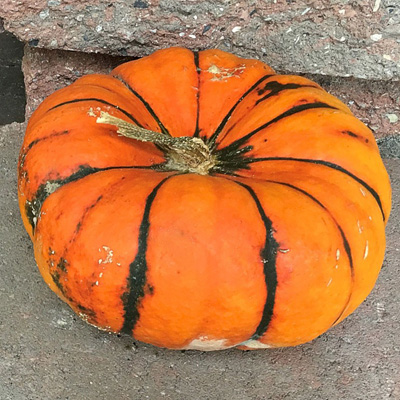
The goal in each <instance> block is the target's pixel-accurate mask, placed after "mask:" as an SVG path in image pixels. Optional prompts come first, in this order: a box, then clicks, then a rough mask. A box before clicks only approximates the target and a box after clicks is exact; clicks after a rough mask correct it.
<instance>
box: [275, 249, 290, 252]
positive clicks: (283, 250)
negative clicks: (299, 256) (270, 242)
mask: <svg viewBox="0 0 400 400" xmlns="http://www.w3.org/2000/svg"><path fill="white" fill-rule="evenodd" d="M278 251H279V252H281V253H288V252H289V251H290V249H279V250H278Z"/></svg>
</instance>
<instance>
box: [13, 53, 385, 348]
mask: <svg viewBox="0 0 400 400" xmlns="http://www.w3.org/2000/svg"><path fill="white" fill-rule="evenodd" d="M18 190H19V205H20V209H21V214H22V219H23V222H24V224H25V227H26V229H27V231H28V232H29V235H30V236H31V239H32V241H33V244H34V252H35V258H36V261H37V264H38V266H39V269H40V272H41V274H42V276H43V278H44V280H45V281H46V283H47V284H48V285H49V287H50V288H51V289H52V290H53V291H54V292H55V293H56V294H57V295H58V296H59V297H60V298H61V299H62V300H64V301H65V302H66V303H68V304H69V306H70V307H71V308H72V309H73V310H74V311H75V312H76V313H77V314H79V315H80V316H81V317H82V318H83V319H85V320H86V321H87V322H89V323H90V324H93V325H95V326H97V327H99V328H100V329H104V330H107V331H110V332H121V333H127V334H129V335H132V336H133V337H134V338H135V339H137V340H139V341H143V342H146V343H150V344H153V345H156V346H161V347H167V348H171V349H200V350H219V349H226V348H229V347H234V346H238V347H239V348H242V349H259V348H267V347H279V346H294V345H298V344H301V343H304V342H307V341H310V340H312V339H314V338H316V337H317V336H319V335H321V334H322V333H323V332H325V331H327V330H328V329H329V328H331V327H332V326H334V325H335V324H337V323H339V322H340V321H342V320H343V319H344V318H346V317H347V316H348V315H349V314H350V313H352V312H353V311H354V310H355V309H356V308H357V307H358V306H359V305H360V303H361V302H362V301H363V300H364V299H365V298H366V296H367V295H368V294H369V292H370V291H371V289H372V288H373V286H374V283H375V281H376V279H377V276H378V273H379V270H380V267H381V264H382V261H383V257H384V251H385V232H384V229H385V224H386V222H387V219H388V217H389V212H390V206H391V189H390V183H389V179H388V175H387V173H386V170H385V168H384V165H383V163H382V160H381V158H380V155H379V152H378V148H377V145H376V143H375V140H374V137H373V134H372V133H371V131H370V130H369V129H368V128H367V127H366V126H365V125H364V124H363V123H362V122H360V121H359V120H358V119H357V118H355V117H354V116H353V114H352V113H351V111H350V110H349V108H348V107H347V106H346V105H345V104H343V103H342V102H340V101H339V100H338V99H336V98H335V97H333V96H331V95H329V94H328V93H327V92H325V91H324V90H323V89H322V88H321V87H320V86H319V85H317V84H316V83H314V82H312V81H310V80H308V79H306V78H304V77H299V76H292V75H277V74H275V73H274V71H273V70H272V69H271V68H270V67H269V66H268V65H266V64H264V63H263V62H261V61H258V60H250V59H243V58H239V57H237V56H235V55H232V54H229V53H226V52H223V51H220V50H205V51H200V52H192V51H190V50H188V49H184V48H170V49H165V50H160V51H157V52H155V53H154V54H152V55H150V56H148V57H144V58H142V59H139V60H135V61H131V62H127V63H125V64H122V65H120V66H118V67H117V68H115V69H114V70H113V71H112V72H111V73H110V74H109V75H97V74H94V75H88V76H84V77H82V78H80V79H78V80H77V81H76V82H75V83H73V84H72V85H70V86H68V87H66V88H63V89H61V90H58V91H57V92H55V93H54V94H52V95H51V96H49V97H48V98H47V99H46V100H45V101H44V102H43V103H42V104H41V105H40V106H39V107H38V109H37V110H36V111H35V113H34V114H33V115H32V117H31V119H30V121H29V124H28V126H27V131H26V136H25V140H24V142H23V146H22V149H21V153H20V160H19V186H18Z"/></svg>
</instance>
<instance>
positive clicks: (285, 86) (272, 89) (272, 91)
mask: <svg viewBox="0 0 400 400" xmlns="http://www.w3.org/2000/svg"><path fill="white" fill-rule="evenodd" d="M306 87H308V88H314V89H320V88H319V87H318V86H316V85H300V84H298V83H280V82H278V81H270V82H267V83H266V84H265V86H264V87H263V88H262V89H259V90H258V91H257V93H258V95H259V96H262V95H263V94H264V93H265V92H268V93H267V94H266V95H265V96H263V97H261V98H260V99H258V100H257V101H256V105H257V104H259V103H260V102H262V101H265V100H267V99H269V98H271V97H273V96H276V95H278V94H279V93H280V92H282V91H284V90H290V89H292V90H295V89H300V88H306Z"/></svg>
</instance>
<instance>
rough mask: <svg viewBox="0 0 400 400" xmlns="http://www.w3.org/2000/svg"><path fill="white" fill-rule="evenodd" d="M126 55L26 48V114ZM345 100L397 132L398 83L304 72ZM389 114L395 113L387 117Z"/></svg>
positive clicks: (372, 122)
mask: <svg viewBox="0 0 400 400" xmlns="http://www.w3.org/2000/svg"><path fill="white" fill-rule="evenodd" d="M130 59H132V58H129V57H110V56H105V55H100V54H91V55H90V54H85V53H75V52H70V51H60V50H45V49H36V48H35V49H34V48H31V47H28V46H27V47H26V48H25V56H24V60H23V71H24V76H25V86H26V92H27V108H26V117H27V118H29V117H30V115H31V114H32V112H33V111H34V110H35V109H36V108H37V106H38V105H39V104H40V103H41V102H42V101H43V99H44V98H45V97H47V96H48V95H49V94H51V93H53V92H54V91H55V90H57V89H60V88H61V87H64V86H66V85H69V84H71V83H72V82H74V81H75V80H76V79H77V78H78V77H80V76H82V75H84V74H88V73H94V72H96V73H108V72H109V71H110V70H111V69H112V68H113V67H115V66H116V65H118V64H120V63H123V62H126V61H129V60H130ZM307 76H308V77H309V78H310V79H312V80H314V81H316V82H318V83H319V84H320V85H321V86H322V87H323V88H324V89H326V90H327V91H328V92H330V93H331V94H333V95H335V96H337V97H339V98H340V99H341V100H342V101H343V102H345V103H346V104H347V105H349V107H350V108H351V110H352V111H353V112H354V114H355V115H356V116H357V117H358V118H360V119H361V120H362V121H363V122H364V123H365V124H367V125H368V126H370V128H372V129H373V130H374V131H375V134H376V137H380V136H384V135H389V134H396V133H400V84H399V83H398V82H394V81H387V82H382V81H381V82H378V81H367V80H363V79H355V78H338V77H327V76H322V75H314V74H307ZM388 115H391V116H398V119H397V120H395V119H394V120H393V119H392V120H390V119H389V118H388ZM392 118H393V117H392Z"/></svg>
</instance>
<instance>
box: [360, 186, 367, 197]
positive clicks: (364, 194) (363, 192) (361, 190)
mask: <svg viewBox="0 0 400 400" xmlns="http://www.w3.org/2000/svg"><path fill="white" fill-rule="evenodd" d="M360 192H361V194H362V195H363V196H364V197H366V196H367V194H366V193H365V191H364V189H363V188H362V187H360Z"/></svg>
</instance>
